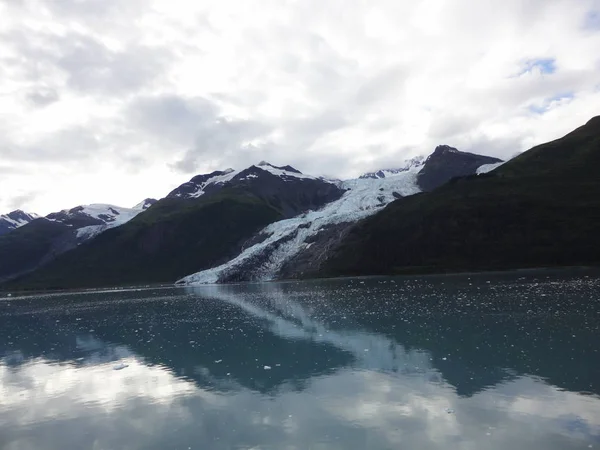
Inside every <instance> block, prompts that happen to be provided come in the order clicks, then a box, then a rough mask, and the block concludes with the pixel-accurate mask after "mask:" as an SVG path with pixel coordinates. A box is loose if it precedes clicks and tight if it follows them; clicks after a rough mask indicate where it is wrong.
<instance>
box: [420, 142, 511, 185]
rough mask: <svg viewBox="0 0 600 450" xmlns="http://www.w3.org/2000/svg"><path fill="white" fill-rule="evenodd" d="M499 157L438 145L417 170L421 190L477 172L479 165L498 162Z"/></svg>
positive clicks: (500, 161) (499, 160) (499, 161)
mask: <svg viewBox="0 0 600 450" xmlns="http://www.w3.org/2000/svg"><path fill="white" fill-rule="evenodd" d="M500 163H502V160H501V159H498V158H492V157H490V156H483V155H476V154H474V153H467V152H461V151H458V150H457V149H455V148H454V147H450V146H448V145H439V146H438V147H436V149H435V150H434V152H433V153H432V154H431V155H430V156H429V157H428V158H427V160H426V161H425V163H424V165H423V168H422V169H421V171H420V172H419V178H418V181H417V182H418V184H419V187H420V188H421V190H423V191H425V192H426V191H431V190H433V189H435V188H437V187H439V186H441V185H443V184H445V183H447V182H448V181H450V180H451V179H452V178H454V177H464V176H466V175H471V174H474V173H476V172H477V169H479V168H480V167H481V166H484V165H488V164H500Z"/></svg>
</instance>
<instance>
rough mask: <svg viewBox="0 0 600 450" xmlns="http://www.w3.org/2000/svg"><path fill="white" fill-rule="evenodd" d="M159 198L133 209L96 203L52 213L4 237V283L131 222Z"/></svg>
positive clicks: (0, 257) (0, 251)
mask: <svg viewBox="0 0 600 450" xmlns="http://www.w3.org/2000/svg"><path fill="white" fill-rule="evenodd" d="M155 202H156V200H153V199H146V200H144V201H143V202H142V203H140V204H139V205H136V206H135V207H133V208H121V207H118V206H112V205H104V204H93V205H85V206H77V207H75V208H72V209H65V210H62V211H59V212H55V213H51V214H48V215H47V216H46V217H40V218H37V219H35V220H32V221H31V222H29V223H25V224H24V225H22V226H20V227H19V228H17V229H15V230H13V231H11V232H9V233H6V234H4V235H1V236H0V261H1V262H0V282H1V281H3V280H7V279H10V278H14V277H16V276H19V275H22V274H24V273H26V272H30V271H32V270H35V269H37V268H38V267H41V266H43V265H45V264H47V263H49V262H50V261H52V260H53V259H54V258H56V257H57V256H58V255H60V254H62V253H64V252H67V251H69V250H71V249H73V248H75V247H77V245H79V244H81V243H82V242H85V241H86V240H88V239H91V238H93V237H95V236H97V235H98V234H100V233H102V232H103V231H105V230H106V229H108V228H112V227H115V226H118V225H120V224H122V223H125V222H127V221H128V220H130V219H131V218H132V217H134V216H135V215H137V214H139V213H141V212H142V211H144V210H146V209H148V208H149V207H150V206H151V205H152V204H153V203H155Z"/></svg>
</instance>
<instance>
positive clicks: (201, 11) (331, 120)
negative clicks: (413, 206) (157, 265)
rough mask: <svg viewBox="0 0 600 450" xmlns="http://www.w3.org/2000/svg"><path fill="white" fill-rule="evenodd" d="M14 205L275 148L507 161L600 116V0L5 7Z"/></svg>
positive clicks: (331, 163) (39, 206)
mask: <svg viewBox="0 0 600 450" xmlns="http://www.w3.org/2000/svg"><path fill="white" fill-rule="evenodd" d="M0 17H1V18H2V20H0V212H6V210H9V209H11V208H14V207H21V208H23V209H26V210H28V211H33V212H37V213H48V212H50V211H55V210H59V209H62V208H68V207H73V206H75V205H78V204H82V203H93V202H103V203H104V202H106V203H115V204H118V205H122V206H131V205H134V204H136V203H137V202H139V201H140V200H142V199H143V198H145V197H162V196H164V195H166V193H167V192H168V191H169V190H170V189H172V188H173V187H175V186H177V185H179V184H181V183H183V182H185V181H187V180H188V179H189V178H191V176H193V175H194V174H197V173H203V172H208V171H212V170H215V169H224V168H227V167H234V168H243V167H246V166H248V165H250V164H253V163H257V162H258V161H260V160H268V161H270V162H272V163H274V164H282V165H283V164H291V165H293V166H295V167H297V168H298V169H300V170H302V171H304V172H307V173H311V174H315V175H327V176H334V177H351V176H357V175H359V174H360V173H363V172H367V171H371V170H374V169H377V168H382V167H389V166H394V165H399V164H401V162H402V161H403V160H404V159H406V158H409V157H413V156H415V155H417V154H429V153H430V152H431V151H432V150H433V149H434V147H435V146H436V145H438V144H449V145H452V146H455V147H457V148H459V149H461V150H466V151H474V152H478V153H482V154H488V155H493V156H498V157H501V158H507V157H510V156H513V155H514V154H515V153H517V152H519V151H523V150H526V149H528V148H530V147H532V146H533V145H536V144H539V143H542V142H545V141H548V140H551V139H554V138H557V137H560V136H561V135H563V134H565V133H566V132H568V131H570V130H571V129H573V128H575V127H576V126H579V125H581V124H583V123H585V122H586V121H587V120H589V119H590V118H591V117H592V116H594V115H598V114H600V106H599V105H600V75H599V74H600V52H598V49H600V19H599V17H600V0H503V1H502V2H500V1H497V0H477V1H473V0H423V1H419V2H415V1H408V0H407V1H405V0H374V1H364V0H243V1H242V0H235V1H234V0H214V1H213V0H197V1H193V2H191V1H189V0H126V1H124V0H0Z"/></svg>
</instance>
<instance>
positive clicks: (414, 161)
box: [358, 156, 425, 179]
mask: <svg viewBox="0 0 600 450" xmlns="http://www.w3.org/2000/svg"><path fill="white" fill-rule="evenodd" d="M424 162H425V157H424V156H415V157H414V158H410V159H407V160H406V161H404V163H403V164H402V165H401V166H399V167H397V168H394V169H381V170H378V171H376V172H367V173H364V174H362V175H361V176H360V177H358V178H360V179H367V178H389V177H393V176H396V175H398V174H400V173H402V172H408V171H411V170H413V171H414V170H418V169H420V168H421V167H422V166H423V164H424Z"/></svg>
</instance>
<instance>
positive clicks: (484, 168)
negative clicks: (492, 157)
mask: <svg viewBox="0 0 600 450" xmlns="http://www.w3.org/2000/svg"><path fill="white" fill-rule="evenodd" d="M505 162H506V161H502V162H499V163H495V164H484V165H483V166H479V168H478V169H477V175H481V174H482V173H488V172H491V171H492V170H494V169H497V168H498V167H500V166H501V165H502V164H504V163H505Z"/></svg>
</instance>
